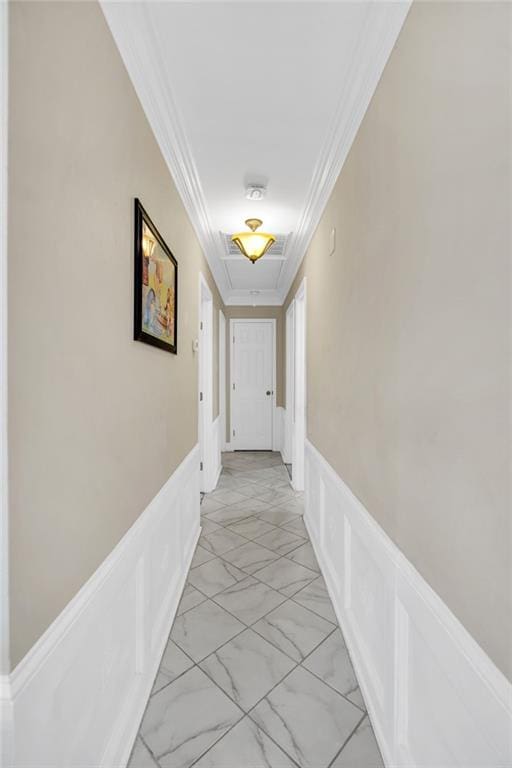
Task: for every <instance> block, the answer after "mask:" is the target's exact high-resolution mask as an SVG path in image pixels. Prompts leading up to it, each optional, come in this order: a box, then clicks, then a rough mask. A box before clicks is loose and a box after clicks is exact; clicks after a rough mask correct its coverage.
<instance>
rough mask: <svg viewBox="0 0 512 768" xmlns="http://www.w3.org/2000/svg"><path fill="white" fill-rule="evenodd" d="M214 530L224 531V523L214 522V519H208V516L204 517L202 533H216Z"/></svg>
mask: <svg viewBox="0 0 512 768" xmlns="http://www.w3.org/2000/svg"><path fill="white" fill-rule="evenodd" d="M214 531H222V525H219V523H214V522H213V520H208V518H207V517H203V518H202V520H201V533H202V534H208V533H214Z"/></svg>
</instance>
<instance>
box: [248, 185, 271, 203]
mask: <svg viewBox="0 0 512 768" xmlns="http://www.w3.org/2000/svg"><path fill="white" fill-rule="evenodd" d="M266 193H267V190H266V189H265V187H264V186H263V185H262V184H249V185H248V186H247V187H246V189H245V196H246V198H247V200H253V201H254V200H263V198H264V197H265V195H266Z"/></svg>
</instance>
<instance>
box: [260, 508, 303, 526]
mask: <svg viewBox="0 0 512 768" xmlns="http://www.w3.org/2000/svg"><path fill="white" fill-rule="evenodd" d="M258 517H259V518H260V520H265V521H266V522H267V523H272V525H284V524H285V523H289V522H290V521H291V520H296V519H297V517H298V515H297V513H296V512H290V511H288V510H287V509H282V508H281V507H272V508H271V509H267V510H265V511H264V512H261V513H260V514H259V515H258Z"/></svg>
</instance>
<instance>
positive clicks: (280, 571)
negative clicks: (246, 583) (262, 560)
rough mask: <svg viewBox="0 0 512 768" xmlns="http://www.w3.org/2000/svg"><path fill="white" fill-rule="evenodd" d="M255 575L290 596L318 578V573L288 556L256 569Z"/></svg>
mask: <svg viewBox="0 0 512 768" xmlns="http://www.w3.org/2000/svg"><path fill="white" fill-rule="evenodd" d="M254 576H255V577H256V578H257V579H260V581H264V582H265V584H268V585H269V586H271V587H274V589H278V590H279V591H280V592H282V593H283V595H287V596H288V597H290V596H291V595H294V594H295V592H298V591H299V590H300V589H303V588H304V587H305V586H307V585H308V584H309V583H310V582H311V581H313V579H316V578H317V577H318V574H317V573H316V571H311V570H310V569H309V568H305V567H304V566H303V565H300V564H299V563H294V562H292V561H291V560H288V559H287V558H286V557H281V558H279V560H275V561H274V562H273V563H270V565H266V566H265V567H264V568H262V569H261V570H259V571H256V572H255V574H254Z"/></svg>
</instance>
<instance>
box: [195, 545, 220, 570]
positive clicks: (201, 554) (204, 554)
mask: <svg viewBox="0 0 512 768" xmlns="http://www.w3.org/2000/svg"><path fill="white" fill-rule="evenodd" d="M214 557H215V555H214V554H213V552H209V551H208V550H207V549H204V547H202V546H201V545H200V544H198V545H197V547H196V551H195V552H194V557H193V558H192V562H191V564H190V567H191V568H197V566H198V565H202V564H203V563H207V562H208V560H213V558H214Z"/></svg>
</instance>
